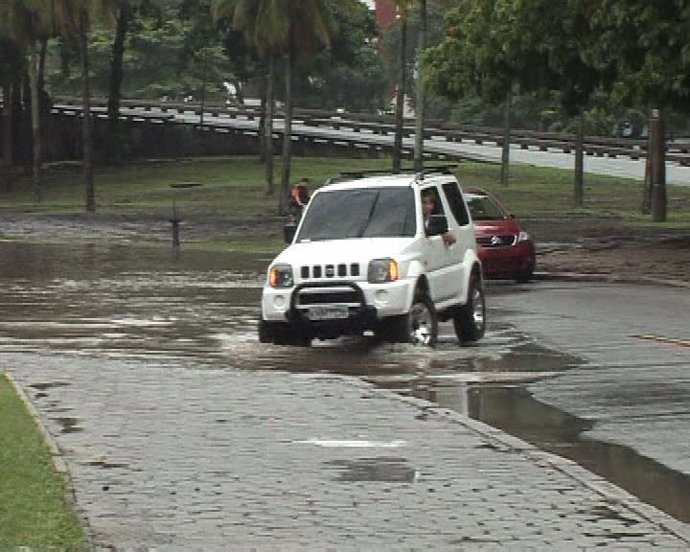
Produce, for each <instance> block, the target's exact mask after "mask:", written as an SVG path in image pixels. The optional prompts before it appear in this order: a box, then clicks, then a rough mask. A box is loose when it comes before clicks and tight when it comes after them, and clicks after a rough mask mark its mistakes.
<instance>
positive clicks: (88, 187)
mask: <svg viewBox="0 0 690 552" xmlns="http://www.w3.org/2000/svg"><path fill="white" fill-rule="evenodd" d="M79 55H80V57H81V84H82V109H83V117H82V141H83V144H82V147H83V152H84V161H83V163H84V191H85V195H86V211H87V212H88V213H94V212H95V211H96V194H95V191H94V186H93V143H92V136H91V91H90V87H89V49H88V35H87V33H86V31H85V30H84V29H83V28H82V29H81V30H80V33H79Z"/></svg>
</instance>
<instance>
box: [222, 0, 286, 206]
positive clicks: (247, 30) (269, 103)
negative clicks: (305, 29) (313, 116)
mask: <svg viewBox="0 0 690 552" xmlns="http://www.w3.org/2000/svg"><path fill="white" fill-rule="evenodd" d="M269 8H270V7H269V6H268V3H267V2H257V1H252V0H213V3H212V5H211V11H212V13H213V16H214V18H215V19H216V21H219V20H222V19H223V18H227V19H229V20H230V22H231V25H232V26H233V27H234V28H235V29H237V30H239V31H242V32H243V33H244V36H245V40H246V43H247V44H249V45H251V46H252V47H254V48H255V49H256V51H257V53H258V55H259V57H260V58H261V59H263V60H264V63H265V68H266V78H265V82H266V86H265V96H266V100H265V106H266V108H265V116H264V117H263V120H264V123H263V125H261V126H262V127H263V133H264V135H263V136H264V147H263V150H264V163H265V165H266V186H267V189H266V193H267V194H268V195H273V193H274V189H273V109H274V100H273V83H274V80H275V78H274V71H275V56H276V52H277V50H278V41H277V39H276V36H275V35H276V31H275V30H274V29H275V28H276V27H277V26H278V25H277V23H276V22H275V21H274V18H275V17H277V16H276V14H274V13H272V12H270V11H269ZM282 202H283V200H282V199H280V202H279V209H281V211H282V208H283V203H282Z"/></svg>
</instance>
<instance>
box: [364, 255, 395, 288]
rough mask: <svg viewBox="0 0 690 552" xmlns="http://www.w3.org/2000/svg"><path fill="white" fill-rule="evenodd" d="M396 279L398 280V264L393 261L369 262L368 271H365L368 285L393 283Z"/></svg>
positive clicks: (378, 260) (375, 260)
mask: <svg viewBox="0 0 690 552" xmlns="http://www.w3.org/2000/svg"><path fill="white" fill-rule="evenodd" d="M398 278H400V272H399V271H398V263H396V262H395V261H394V260H393V259H374V260H373V261H369V270H368V271H367V280H368V281H369V283H371V284H380V283H382V282H395V281H396V280H397V279H398Z"/></svg>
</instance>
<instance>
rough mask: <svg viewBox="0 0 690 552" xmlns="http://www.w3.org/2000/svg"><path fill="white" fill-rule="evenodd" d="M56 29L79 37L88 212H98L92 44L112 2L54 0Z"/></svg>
mask: <svg viewBox="0 0 690 552" xmlns="http://www.w3.org/2000/svg"><path fill="white" fill-rule="evenodd" d="M53 2H54V7H55V14H56V19H55V22H56V25H57V26H58V27H59V28H60V30H61V31H62V33H63V34H65V35H68V36H76V38H77V42H78V45H79V61H80V65H81V82H82V112H83V113H82V117H83V119H82V142H83V144H82V147H83V157H84V158H83V166H84V189H85V200H86V211H87V212H89V213H93V212H95V211H96V194H95V190H94V184H93V139H92V120H91V91H90V87H89V78H90V74H89V73H90V72H89V48H88V40H89V33H90V32H91V24H92V20H93V19H94V18H95V17H97V16H103V17H104V19H107V17H106V16H107V15H111V14H112V9H113V5H112V3H111V2H109V0H53Z"/></svg>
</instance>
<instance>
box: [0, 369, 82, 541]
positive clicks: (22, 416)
mask: <svg viewBox="0 0 690 552" xmlns="http://www.w3.org/2000/svg"><path fill="white" fill-rule="evenodd" d="M68 496H69V495H68V489H67V482H66V481H65V479H64V478H63V476H62V475H60V474H59V473H57V472H56V471H55V469H54V467H53V463H52V457H51V455H50V451H49V449H48V446H47V445H46V443H45V441H44V440H43V435H42V434H41V432H40V431H39V428H38V426H37V425H36V422H35V421H34V419H33V418H32V417H31V415H30V414H29V412H28V411H27V410H26V408H25V406H24V404H23V403H22V401H21V400H20V399H19V397H18V396H17V395H16V394H15V392H14V388H13V387H12V385H11V384H10V382H9V381H8V379H7V378H6V377H5V375H4V374H0V550H3V551H5V550H8V551H14V550H24V548H20V547H28V548H26V550H54V551H56V552H57V551H76V550H84V549H85V544H84V543H85V538H84V533H83V530H82V527H81V526H80V524H79V520H78V519H77V516H76V514H75V513H74V510H73V509H72V507H71V506H70V504H69V502H68V500H67V497H68Z"/></svg>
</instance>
